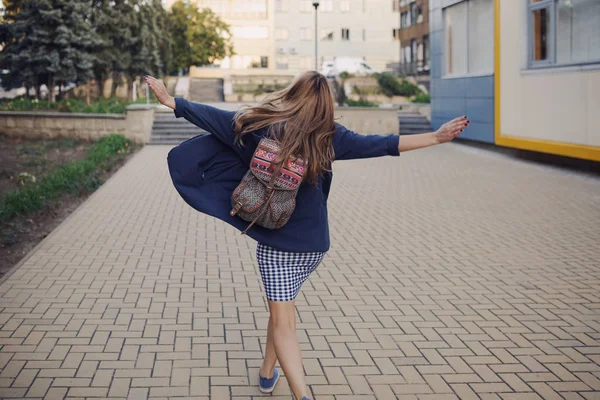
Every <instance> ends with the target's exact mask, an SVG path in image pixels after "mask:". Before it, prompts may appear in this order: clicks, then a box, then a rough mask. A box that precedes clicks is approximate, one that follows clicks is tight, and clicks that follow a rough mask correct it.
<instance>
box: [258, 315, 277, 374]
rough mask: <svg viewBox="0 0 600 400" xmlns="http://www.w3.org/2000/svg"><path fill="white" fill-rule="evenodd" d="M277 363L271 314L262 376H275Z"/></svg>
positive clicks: (261, 369)
mask: <svg viewBox="0 0 600 400" xmlns="http://www.w3.org/2000/svg"><path fill="white" fill-rule="evenodd" d="M276 363H277V353H276V352H275V345H274V344H273V321H272V318H271V317H270V316H269V325H268V327H267V346H266V349H265V359H264V360H263V363H262V365H261V366H260V372H259V374H260V376H262V377H263V378H268V379H271V378H272V377H273V370H274V369H275V364H276Z"/></svg>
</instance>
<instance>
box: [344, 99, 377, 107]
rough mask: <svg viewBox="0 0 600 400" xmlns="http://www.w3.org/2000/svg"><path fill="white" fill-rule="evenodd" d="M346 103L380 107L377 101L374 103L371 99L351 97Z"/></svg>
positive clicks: (356, 105) (354, 105)
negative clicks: (354, 98) (352, 98)
mask: <svg viewBox="0 0 600 400" xmlns="http://www.w3.org/2000/svg"><path fill="white" fill-rule="evenodd" d="M346 105H347V106H348V107H378V106H379V104H377V103H373V102H371V101H368V100H362V99H361V100H351V99H347V100H346Z"/></svg>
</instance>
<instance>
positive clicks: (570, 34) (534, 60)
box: [528, 0, 600, 67]
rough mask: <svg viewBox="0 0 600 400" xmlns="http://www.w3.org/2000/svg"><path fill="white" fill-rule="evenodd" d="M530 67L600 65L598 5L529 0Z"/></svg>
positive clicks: (582, 0)
mask: <svg viewBox="0 0 600 400" xmlns="http://www.w3.org/2000/svg"><path fill="white" fill-rule="evenodd" d="M528 20H529V66H530V67H538V66H550V65H572V64H587V63H599V62H600V2H598V1H591V0H529V5H528Z"/></svg>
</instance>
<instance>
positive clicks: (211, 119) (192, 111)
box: [175, 97, 235, 147]
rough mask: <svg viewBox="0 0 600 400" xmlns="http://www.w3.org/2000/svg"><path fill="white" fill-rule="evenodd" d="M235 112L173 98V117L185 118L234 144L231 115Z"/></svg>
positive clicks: (228, 143) (222, 139) (229, 143)
mask: <svg viewBox="0 0 600 400" xmlns="http://www.w3.org/2000/svg"><path fill="white" fill-rule="evenodd" d="M234 116H235V112H233V111H225V110H220V109H218V108H215V107H212V106H208V105H206V104H199V103H193V102H191V101H187V100H186V99H183V98H181V97H177V98H175V117H177V118H181V117H183V118H185V119H187V120H188V121H190V122H191V123H192V124H194V125H196V126H197V127H199V128H201V129H204V130H205V131H207V132H208V133H211V134H212V135H214V136H215V137H216V138H217V139H219V140H220V141H221V142H223V143H224V144H226V145H228V146H231V147H234V146H235V132H234V130H233V117H234Z"/></svg>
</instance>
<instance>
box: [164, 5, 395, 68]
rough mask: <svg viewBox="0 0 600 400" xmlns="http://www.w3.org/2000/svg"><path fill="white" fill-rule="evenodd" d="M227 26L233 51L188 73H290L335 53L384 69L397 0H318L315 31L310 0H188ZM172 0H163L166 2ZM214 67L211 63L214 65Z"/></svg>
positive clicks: (391, 50)
mask: <svg viewBox="0 0 600 400" xmlns="http://www.w3.org/2000/svg"><path fill="white" fill-rule="evenodd" d="M188 1H192V2H195V3H196V4H197V6H198V7H200V8H204V7H207V8H210V9H212V10H213V11H214V12H215V13H216V14H218V15H219V16H220V17H221V19H223V20H224V21H225V22H226V23H228V24H229V25H230V26H231V33H232V36H233V45H234V50H235V53H236V54H235V55H234V56H232V57H229V58H227V59H225V60H221V61H219V62H218V63H217V64H216V65H215V66H211V67H207V68H192V69H191V72H190V73H191V75H192V76H223V75H230V74H235V75H295V74H297V73H299V72H301V71H306V70H309V69H314V66H315V36H316V37H317V38H318V63H317V64H318V66H319V69H320V68H321V65H322V63H323V62H324V61H331V60H333V59H334V58H335V57H355V58H362V59H363V60H365V61H366V62H367V64H369V65H370V66H371V67H372V68H374V69H378V70H385V69H386V68H387V65H388V64H390V63H393V62H395V63H398V60H399V57H400V54H399V43H398V41H397V39H396V38H394V35H397V31H398V28H399V24H400V20H399V16H398V13H397V12H394V10H397V8H398V6H397V2H398V0H321V1H320V2H319V3H320V4H319V7H318V16H317V17H318V27H317V31H316V33H315V9H314V7H313V1H312V0H252V1H250V0H188ZM172 3H173V1H172V0H167V3H166V6H167V7H170V5H171V4H172ZM214 67H217V68H214Z"/></svg>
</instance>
